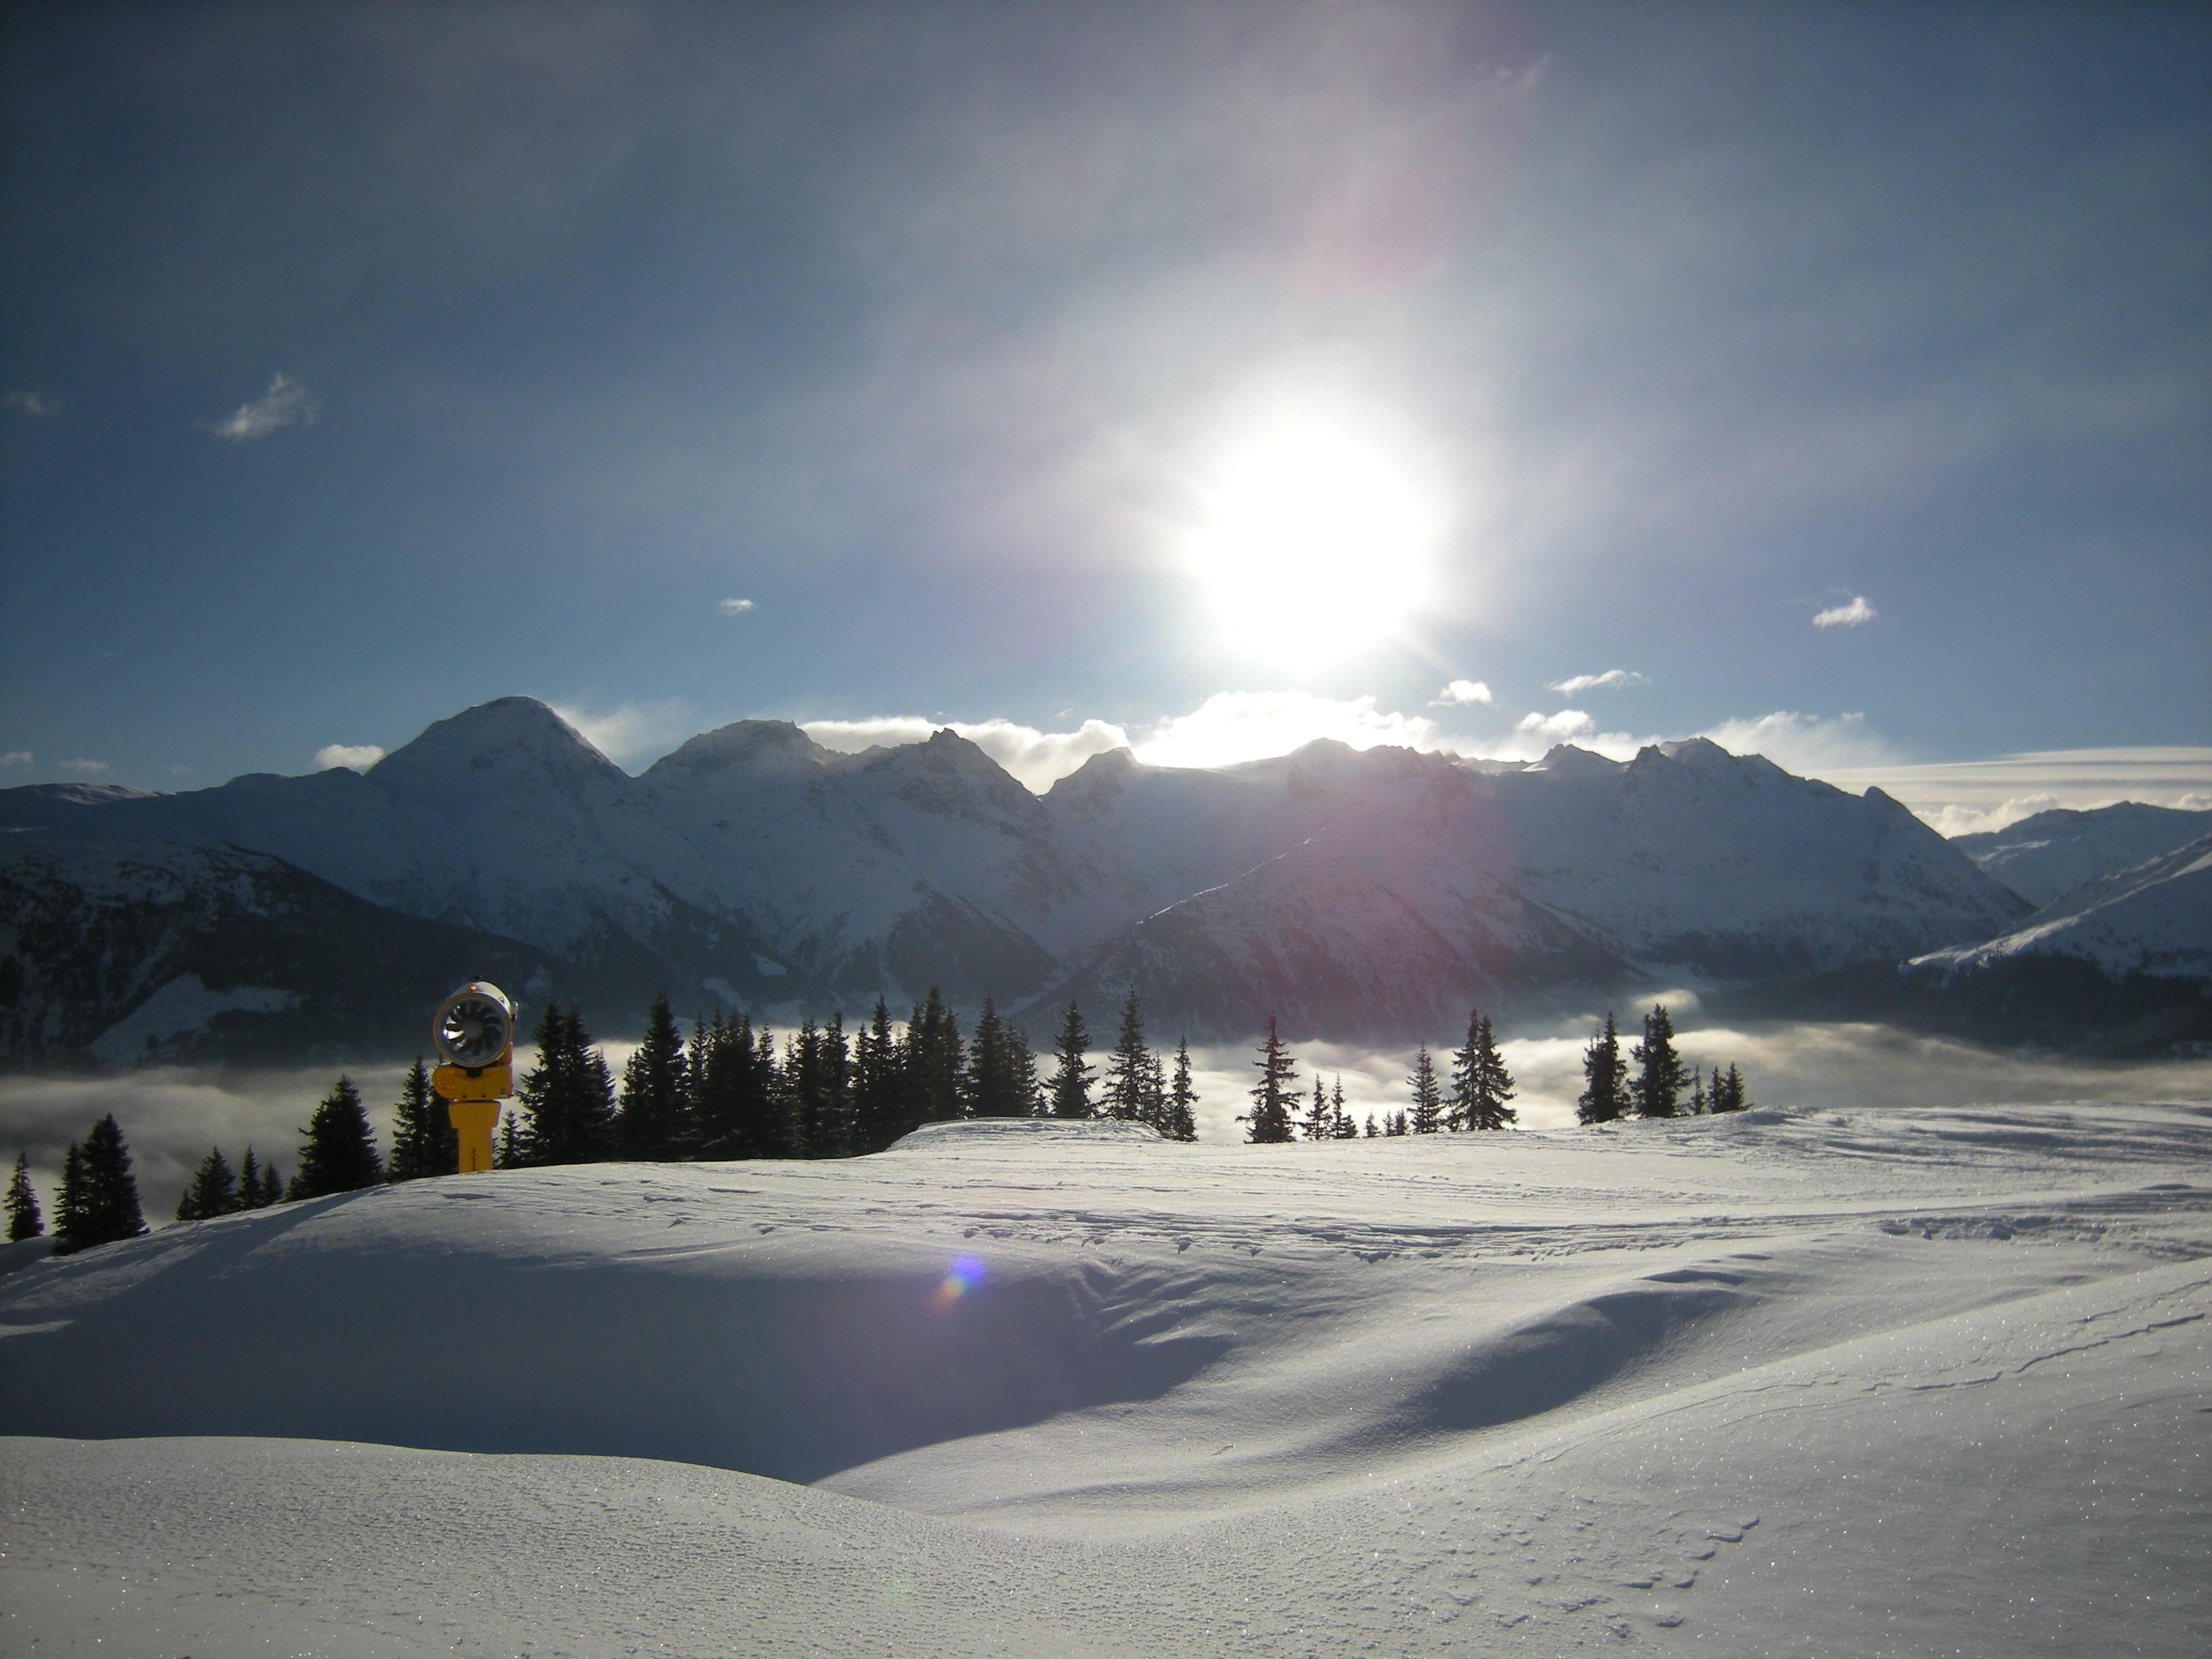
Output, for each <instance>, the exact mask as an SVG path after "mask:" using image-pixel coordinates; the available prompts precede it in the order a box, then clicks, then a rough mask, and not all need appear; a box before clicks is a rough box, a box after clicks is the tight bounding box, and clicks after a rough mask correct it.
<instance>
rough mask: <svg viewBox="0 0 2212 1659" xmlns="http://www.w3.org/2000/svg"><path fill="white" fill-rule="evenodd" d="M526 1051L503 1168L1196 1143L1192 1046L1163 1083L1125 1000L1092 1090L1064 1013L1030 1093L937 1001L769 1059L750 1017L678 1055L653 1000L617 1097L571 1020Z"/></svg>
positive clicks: (708, 1030) (551, 1012)
mask: <svg viewBox="0 0 2212 1659" xmlns="http://www.w3.org/2000/svg"><path fill="white" fill-rule="evenodd" d="M535 1041H536V1042H537V1045H538V1060H537V1063H536V1064H535V1065H534V1066H532V1068H531V1070H530V1071H529V1072H528V1073H526V1075H525V1076H524V1078H523V1079H522V1081H521V1083H520V1085H518V1087H517V1088H516V1091H515V1097H516V1108H515V1109H513V1110H512V1111H510V1112H507V1113H506V1114H504V1115H502V1117H501V1121H500V1128H499V1136H498V1144H497V1146H496V1147H495V1155H496V1161H497V1162H498V1163H499V1164H500V1165H501V1167H503V1168H520V1167H524V1166H527V1165H531V1164H584V1163H591V1162H593V1161H595V1160H598V1159H600V1158H638V1159H646V1160H660V1159H671V1158H703V1159H720V1158H842V1157H846V1156H849V1155H851V1154H854V1153H859V1152H880V1151H881V1150H882V1149H883V1148H884V1147H886V1146H890V1144H891V1143H892V1142H893V1141H895V1140H896V1139H899V1137H900V1136H902V1135H904V1134H907V1133H910V1132H911V1131H913V1130H915V1129H917V1128H920V1127H921V1126H922V1125H923V1124H925V1123H935V1122H942V1121H946V1120H948V1119H953V1118H1006V1117H1060V1118H1069V1119H1078V1118H1094V1117H1095V1118H1118V1119H1121V1120H1124V1121H1129V1122H1134V1123H1144V1124H1148V1125H1150V1126H1151V1127H1152V1128H1154V1129H1156V1130H1158V1132H1159V1133H1162V1134H1164V1135H1167V1136H1169V1137H1170V1138H1171V1139H1180V1140H1193V1139H1196V1138H1197V1134H1198V1127H1197V1121H1196V1118H1195V1115H1194V1107H1195V1106H1196V1104H1197V1100H1198V1097H1197V1094H1196V1092H1195V1091H1194V1089H1193V1088H1192V1086H1191V1072H1190V1048H1189V1045H1188V1043H1181V1044H1178V1045H1177V1047H1176V1054H1175V1068H1174V1072H1173V1074H1172V1075H1170V1073H1169V1071H1168V1067H1167V1066H1166V1064H1165V1062H1164V1061H1163V1060H1162V1059H1161V1057H1160V1055H1159V1054H1158V1053H1156V1052H1155V1051H1154V1050H1153V1049H1152V1048H1150V1047H1149V1046H1148V1045H1147V1043H1146V1039H1145V1024H1144V1011H1143V1009H1142V1007H1141V1006H1140V1005H1139V1003H1138V1000H1137V999H1136V998H1135V997H1133V996H1132V997H1131V998H1129V999H1128V1000H1127V1003H1125V1004H1124V1006H1123V1007H1122V1011H1121V1033H1120V1036H1119V1038H1118V1040H1117V1041H1116V1042H1115V1046H1114V1048H1113V1049H1112V1051H1111V1052H1110V1053H1109V1054H1108V1055H1107V1057H1106V1066H1105V1068H1104V1072H1103V1079H1102V1077H1101V1073H1100V1072H1099V1070H1098V1068H1097V1067H1095V1066H1091V1064H1090V1060H1089V1054H1090V1047H1091V1040H1090V1033H1089V1030H1088V1028H1087V1027H1086V1026H1085V1023H1084V1019H1083V1013H1082V1010H1081V1009H1080V1008H1079V1007H1078V1006H1076V1005H1075V1004H1073V1003H1070V1004H1069V1005H1068V1006H1067V1009H1066V1012H1065V1014H1064V1015H1063V1016H1062V1018H1061V1020H1060V1031H1059V1035H1058V1037H1057V1039H1056V1040H1055V1042H1054V1065H1053V1069H1052V1073H1051V1074H1050V1076H1049V1077H1048V1078H1042V1079H1041V1078H1040V1077H1039V1076H1038V1073H1037V1059H1036V1054H1035V1053H1034V1052H1033V1051H1032V1050H1031V1048H1030V1044H1029V1039H1028V1038H1027V1037H1026V1036H1024V1035H1023V1033H1022V1031H1021V1030H1020V1028H1019V1027H1018V1026H1016V1025H1015V1024H1012V1022H1011V1021H1008V1020H1006V1019H1005V1018H1001V1017H1000V1014H999V1012H998V1009H997V1006H996V1005H995V1004H994V1002H993V1000H992V999H991V998H989V997H985V998H984V999H983V1006H982V1010H981V1012H980V1013H979V1014H978V1015H977V1017H976V1020H975V1030H974V1032H973V1033H972V1034H971V1035H969V1036H965V1037H963V1036H962V1034H961V1030H960V1023H959V1020H958V1018H957V1017H956V1016H955V1015H954V1013H953V1012H952V1011H951V1009H950V1008H948V1007H946V1006H945V1001H944V999H943V998H942V997H941V996H940V995H939V993H938V991H937V989H936V988H935V987H931V989H930V992H929V994H928V995H927V997H926V998H925V999H924V1000H922V1001H921V1002H920V1003H917V1004H916V1005H915V1007H914V1011H913V1012H912V1013H911V1014H910V1015H909V1016H908V1019H907V1021H906V1023H905V1024H904V1026H903V1027H901V1026H899V1025H896V1024H894V1023H893V1021H892V1018H891V1013H890V1007H889V1006H888V1005H887V1004H886V1003H885V1002H884V1000H883V999H881V998H880V997H879V998H878V999H877V1000H876V1006H875V1009H874V1011H873V1012H872V1013H871V1015H870V1016H869V1018H868V1020H867V1022H866V1024H863V1025H862V1026H860V1029H859V1030H857V1031H855V1032H854V1033H853V1034H852V1035H851V1036H848V1035H847V1034H846V1031H845V1028H844V1022H843V1018H842V1016H841V1015H836V1014H833V1015H831V1016H830V1018H829V1022H828V1023H827V1024H817V1022H816V1021H814V1020H812V1019H809V1020H807V1021H805V1023H804V1024H801V1025H800V1027H799V1030H798V1031H797V1032H796V1033H795V1034H793V1035H792V1036H787V1037H785V1038H784V1039H783V1040H782V1042H781V1044H780V1045H779V1043H778V1042H777V1041H776V1037H775V1033H774V1032H772V1031H771V1030H769V1029H768V1028H767V1027H766V1026H765V1025H761V1026H756V1025H755V1024H753V1022H752V1020H751V1018H750V1016H748V1015H745V1014H742V1013H740V1014H737V1015H734V1016H726V1015H724V1014H721V1013H719V1012H718V1013H716V1014H715V1016H714V1019H713V1020H712V1021H711V1022H709V1021H706V1020H703V1019H702V1020H700V1021H697V1022H695V1023H694V1024H693V1026H692V1029H691V1036H690V1041H689V1042H686V1041H685V1039H684V1034H683V1032H682V1030H681V1029H680V1028H679V1027H678V1024H677V1023H676V1018H675V1016H674V1013H673V1012H672V1011H671V1009H670V1007H669V1005H668V999H667V997H666V996H665V995H662V996H659V997H656V998H655V999H654V1000H653V1009H652V1012H650V1013H649V1014H648V1015H647V1019H646V1030H645V1036H644V1039H643V1040H642V1041H641V1042H640V1043H639V1044H638V1046H637V1048H636V1051H635V1053H633V1054H631V1055H630V1057H629V1061H628V1063H627V1064H625V1065H624V1066H623V1075H622V1080H621V1084H620V1085H619V1087H617V1084H616V1082H615V1079H614V1077H613V1075H612V1073H611V1072H610V1071H609V1069H608V1067H607V1064H606V1061H605V1058H604V1057H603V1056H602V1055H601V1054H600V1053H599V1050H598V1049H597V1048H593V1047H592V1042H591V1037H590V1034H589V1033H588V1032H587V1031H586V1030H585V1028H584V1022H583V1017H582V1014H581V1012H580V1011H579V1010H578V1009H576V1008H574V1007H570V1008H568V1009H562V1008H561V1007H560V1006H557V1005H551V1006H548V1007H547V1008H546V1010H545V1012H544V1016H543V1017H542V1018H540V1019H539V1021H538V1029H537V1031H536V1033H535ZM1094 1084H1095V1085H1097V1086H1095V1087H1094ZM446 1167H447V1168H449V1169H450V1168H451V1167H452V1160H451V1159H450V1158H449V1159H448V1160H447V1164H446Z"/></svg>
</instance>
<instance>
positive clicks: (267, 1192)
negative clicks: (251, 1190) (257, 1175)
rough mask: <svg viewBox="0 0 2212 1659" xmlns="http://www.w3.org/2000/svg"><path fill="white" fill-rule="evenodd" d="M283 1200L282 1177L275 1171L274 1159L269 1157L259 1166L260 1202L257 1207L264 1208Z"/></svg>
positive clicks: (280, 1202)
mask: <svg viewBox="0 0 2212 1659" xmlns="http://www.w3.org/2000/svg"><path fill="white" fill-rule="evenodd" d="M283 1201H284V1179H283V1176H280V1175H278V1174H277V1173H276V1159H274V1158H271V1159H270V1160H269V1162H268V1163H266V1164H263V1165H262V1166H261V1202H260V1204H259V1205H258V1206H257V1207H258V1208H260V1209H264V1210H265V1209H267V1208H268V1207H269V1206H270V1205H271V1204H282V1203H283Z"/></svg>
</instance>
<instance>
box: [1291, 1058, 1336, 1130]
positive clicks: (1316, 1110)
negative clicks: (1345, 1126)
mask: <svg viewBox="0 0 2212 1659" xmlns="http://www.w3.org/2000/svg"><path fill="white" fill-rule="evenodd" d="M1298 1127H1299V1129H1300V1130H1301V1131H1302V1132H1303V1133H1304V1135H1305V1138H1306V1139H1308V1140H1333V1139H1335V1130H1336V1120H1335V1119H1334V1118H1333V1117H1331V1116H1330V1115H1329V1110H1328V1085H1327V1084H1326V1083H1323V1082H1322V1079H1321V1073H1319V1072H1316V1073H1314V1091H1313V1104H1312V1105H1310V1106H1309V1107H1307V1108H1306V1117H1305V1121H1304V1123H1301V1124H1300V1125H1299V1126H1298Z"/></svg>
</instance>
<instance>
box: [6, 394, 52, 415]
mask: <svg viewBox="0 0 2212 1659" xmlns="http://www.w3.org/2000/svg"><path fill="white" fill-rule="evenodd" d="M5 401H6V403H7V406H8V408H9V410H10V411H11V412H13V413H15V414H17V415H27V416H30V417H31V418H32V419H33V420H34V421H43V420H45V419H46V416H49V415H58V414H60V413H61V407H62V406H61V405H60V404H58V403H56V402H55V401H54V400H53V399H52V398H49V397H47V396H46V394H45V393H43V392H9V394H8V396H7V398H6V399H5Z"/></svg>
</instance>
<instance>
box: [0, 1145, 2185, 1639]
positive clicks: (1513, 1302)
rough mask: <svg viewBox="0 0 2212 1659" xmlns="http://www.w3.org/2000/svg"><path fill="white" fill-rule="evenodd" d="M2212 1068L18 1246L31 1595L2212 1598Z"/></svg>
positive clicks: (583, 1600) (698, 1604) (554, 1180)
mask: <svg viewBox="0 0 2212 1659" xmlns="http://www.w3.org/2000/svg"><path fill="white" fill-rule="evenodd" d="M2208 1255H2212V1105H2207V1104H2203V1103H2198V1104H2193V1105H2192V1104H2168V1105H2117V1104H2097V1105H2080V1106H2035V1107H2018V1108H2005V1107H1979V1108H1965V1109H1929V1110H1914V1111H1904V1110H1887V1109H1872V1108H1863V1109H1841V1110H1828V1109H1822V1110H1819V1111H1804V1112H1797V1113H1785V1112H1778V1111H1764V1110H1762V1111H1755V1112H1753V1113H1749V1114H1746V1115H1742V1116H1741V1117H1737V1118H1733V1119H1729V1118H1723V1119H1703V1120H1695V1121H1679V1122H1675V1123H1673V1124H1668V1125H1651V1124H1632V1125H1624V1126H1620V1127H1613V1128H1608V1129H1604V1130H1580V1129H1570V1128H1558V1129H1546V1130H1541V1131H1537V1132H1533V1133H1516V1134H1511V1135H1503V1136H1481V1137H1474V1136H1463V1137H1438V1138H1435V1139H1402V1140H1381V1141H1355V1142H1350V1143H1338V1144H1328V1145H1322V1146H1287V1147H1280V1148H1256V1147H1245V1146H1218V1145H1200V1146H1174V1145H1170V1144H1168V1143H1164V1142H1158V1141H1152V1140H1149V1139H1145V1138H1143V1137H1141V1136H1139V1135H1138V1134H1136V1133H1133V1132H1130V1131H1126V1130H1115V1129H1113V1128H1110V1127H1073V1128H1070V1127H1054V1126H1042V1125H1027V1124H1018V1125H1006V1126H982V1125H967V1126H959V1127H951V1128H945V1129H937V1130H932V1131H925V1132H923V1133H922V1134H921V1135H920V1136H917V1137H915V1138H913V1139H910V1140H909V1141H908V1142H907V1143H905V1144H903V1145H902V1146H900V1147H898V1148H896V1149H894V1150H893V1151H892V1152H888V1153H885V1154H883V1155H881V1156H879V1157H876V1158H866V1159H858V1160H854V1161H850V1162H846V1163H839V1164H720V1165H696V1166H663V1165H655V1166H623V1165H608V1166H596V1167H588V1168H580V1169H570V1170H556V1171H532V1172H519V1173H503V1174H498V1175H493V1176H475V1177H467V1178H460V1177H455V1178H450V1179H446V1180H441V1181H437V1182H416V1183H413V1184H411V1185H409V1186H405V1187H400V1188H384V1189H377V1190H373V1191H370V1192H368V1193H363V1194H354V1195H350V1196H348V1197H345V1198H342V1199H334V1200H319V1201H316V1202H313V1203H307V1204H301V1205H292V1206H282V1207H279V1208H277V1209H275V1210H270V1211H263V1212H253V1213H251V1214H246V1215H241V1216H235V1217H230V1218H225V1219H223V1220H221V1221H216V1222H213V1223H204V1224H197V1225H188V1226H179V1227H173V1228H169V1229H167V1230H165V1231H162V1232H161V1233H160V1234H158V1235H156V1236H155V1237H149V1238H146V1239H142V1240H137V1241H134V1242H132V1243H126V1244H122V1245H116V1246H111V1247H108V1248H107V1249H103V1250H100V1251H96V1252H93V1253H90V1254H88V1255H86V1256H83V1257H80V1258H76V1259H73V1260H69V1261H49V1262H42V1263H39V1264H36V1265H33V1266H31V1267H27V1268H24V1269H21V1270H20V1271H18V1272H15V1273H11V1274H9V1275H8V1276H7V1277H6V1278H5V1279H0V1334H4V1337H5V1343H4V1347H0V1353H4V1356H5V1363H4V1364H0V1431H5V1432H7V1433H8V1434H9V1435H12V1436H15V1438H11V1439H9V1440H7V1441H5V1442H4V1443H0V1474H4V1480H0V1492H4V1504H5V1508H4V1513H5V1516H6V1528H5V1533H4V1537H5V1543H4V1547H0V1551H3V1552H4V1553H0V1573H4V1580H0V1650H5V1651H7V1652H10V1653H33V1652H35V1653H40V1654H72V1653H94V1652H100V1653H115V1652H124V1653H143V1654H152V1653H167V1654H173V1655H174V1654H203V1655H204V1654H210V1653H222V1654H243V1653H284V1654H318V1655H341V1654H362V1655H367V1654H395V1653H417V1652H422V1653H428V1652H432V1651H437V1652H447V1651H453V1650H460V1651H464V1652H481V1653H502V1654H504V1653H513V1654H532V1655H552V1654H574V1655H605V1654H626V1653H653V1654H685V1655H700V1656H722V1655H732V1654H763V1655H767V1654H776V1655H782V1654H835V1655H846V1654H853V1655H859V1654H969V1653H977V1654H981V1653H990V1654H1008V1655H1049V1654H1061V1653H1066V1654H1085V1653H1099V1654H1213V1653H1222V1652H1229V1651H1237V1652H1248V1653H1267V1654H1285V1655H1291V1654H1297V1655H1304V1654H1337V1653H1375V1654H1384V1655H1396V1654H1409V1655H1423V1654H1447V1653H1475V1654H1480V1653H1490V1652H1528V1653H1537V1654H1549V1653H1559V1652H1565V1651H1572V1650H1585V1649H1591V1650H1611V1649H1614V1648H1619V1647H1623V1646H1640V1647H1645V1648H1649V1649H1652V1650H1659V1651H1674V1650H1683V1651H1687V1650H1693V1649H1694V1650H1699V1651H1704V1652H1711V1653H1723V1654H1763V1653H1784V1652H1789V1653H1813V1654H1829V1655H1834V1654H1850V1655H1867V1656H1874V1655H1884V1654H1897V1655H1908V1654H1909V1655H1922V1654H1934V1653H1943V1654H1952V1653H1960V1654H1968V1655H1993V1656H1994V1655H2011V1654H2020V1653H2032V1652H2065V1653H2081V1654H2104V1653H2139V1654H2173V1655H2183V1654H2188V1655H2195V1654H2197V1653H2199V1652H2201V1651H2202V1650H2203V1640H2204V1636H2205V1632H2206V1630H2207V1627H2208V1624H2209V1623H2212V1590H2208V1588H2207V1574H2206V1571H2205V1567H2206V1562H2207V1559H2208V1551H2212V1433H2208V1431H2207V1429H2206V1426H2205V1425H2206V1424H2207V1423H2208V1422H2212V1415H2208V1413H2212V1328H2208V1326H2212V1322H2208V1319H2207V1314H2208V1313H2212V1295H2208V1282H2209V1281H2212V1263H2208V1261H2207V1257H2208Z"/></svg>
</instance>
